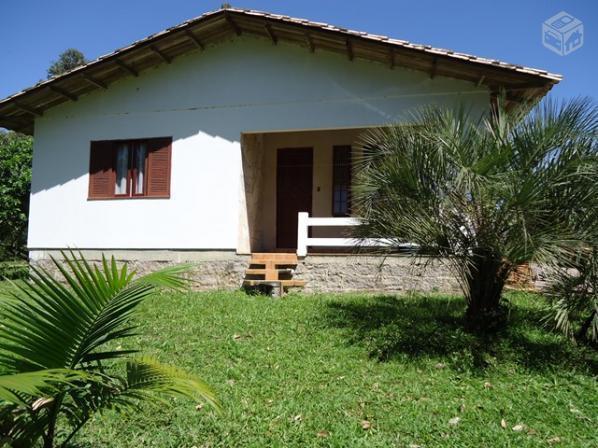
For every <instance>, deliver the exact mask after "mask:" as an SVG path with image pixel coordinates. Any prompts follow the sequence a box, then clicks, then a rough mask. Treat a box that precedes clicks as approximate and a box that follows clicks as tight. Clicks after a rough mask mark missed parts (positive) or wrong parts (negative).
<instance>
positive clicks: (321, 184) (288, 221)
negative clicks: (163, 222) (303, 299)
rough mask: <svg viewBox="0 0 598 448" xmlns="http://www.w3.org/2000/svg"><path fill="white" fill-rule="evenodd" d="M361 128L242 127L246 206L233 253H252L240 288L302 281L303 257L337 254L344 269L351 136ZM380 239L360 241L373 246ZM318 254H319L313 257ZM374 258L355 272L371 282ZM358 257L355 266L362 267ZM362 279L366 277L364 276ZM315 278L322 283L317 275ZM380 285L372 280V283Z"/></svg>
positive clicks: (353, 148)
mask: <svg viewBox="0 0 598 448" xmlns="http://www.w3.org/2000/svg"><path fill="white" fill-rule="evenodd" d="M366 131H367V129H366V128H355V129H332V130H318V131H291V132H270V133H246V134H243V136H242V155H243V157H242V161H243V181H244V182H243V185H244V195H243V199H244V201H245V207H242V209H243V210H245V211H246V213H245V214H244V215H243V216H241V227H240V228H241V232H240V235H239V250H238V252H239V253H243V254H251V258H250V264H249V266H248V268H247V270H246V273H245V274H246V275H245V279H244V285H245V286H246V287H259V288H262V287H264V288H271V289H272V290H273V291H274V293H275V294H281V293H282V292H283V291H284V289H286V288H290V287H303V286H304V285H305V284H306V281H307V279H308V278H309V277H310V273H308V272H305V269H306V267H308V266H309V265H310V263H309V262H308V261H307V258H306V257H308V258H313V259H314V261H315V260H316V258H317V257H320V259H321V258H322V257H328V259H330V257H337V258H339V259H338V260H337V262H335V263H334V264H333V265H329V266H328V267H326V268H323V269H322V271H321V272H320V274H324V275H325V273H326V272H327V270H329V269H334V270H335V272H337V273H336V274H335V276H336V277H339V275H341V276H342V274H341V273H340V272H338V271H337V270H339V269H340V270H342V269H346V270H347V271H349V270H351V269H350V268H348V266H346V267H345V268H343V263H342V262H340V258H343V259H347V261H348V262H349V263H350V261H349V260H348V258H349V257H350V256H352V255H354V250H353V248H354V246H355V245H356V244H357V241H356V240H354V239H353V238H352V237H351V228H352V227H353V226H355V225H358V224H359V218H357V217H355V216H351V211H352V204H351V185H352V181H353V179H354V176H353V172H354V169H353V167H354V161H355V157H356V155H357V154H358V149H357V148H358V140H359V137H360V135H361V134H362V133H364V132H366ZM384 244H386V242H385V241H381V240H361V241H359V245H360V246H363V245H365V246H379V245H384ZM320 261H321V260H320ZM376 263H377V261H376V258H375V257H370V261H368V262H367V263H366V265H367V266H368V267H367V268H364V269H363V272H361V273H360V275H361V276H363V278H364V281H365V282H366V283H367V282H370V286H371V287H374V284H373V280H371V279H370V277H371V272H374V271H375V266H374V265H375V264H376ZM366 265H364V264H362V265H361V266H366ZM368 279H369V280H368ZM316 283H321V282H320V281H317V282H316ZM378 287H379V286H378Z"/></svg>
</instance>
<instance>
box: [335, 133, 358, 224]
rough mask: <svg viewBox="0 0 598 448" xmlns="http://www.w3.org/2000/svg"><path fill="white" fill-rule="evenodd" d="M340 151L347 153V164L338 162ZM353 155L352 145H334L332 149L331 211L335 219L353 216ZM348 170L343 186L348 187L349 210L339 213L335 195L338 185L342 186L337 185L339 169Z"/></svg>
mask: <svg viewBox="0 0 598 448" xmlns="http://www.w3.org/2000/svg"><path fill="white" fill-rule="evenodd" d="M340 151H346V152H347V154H348V155H347V158H346V160H347V162H348V163H346V164H341V163H338V162H337V160H338V158H340V157H339V156H337V154H339V153H340ZM352 153H353V148H352V147H351V145H334V146H333V147H332V210H331V214H332V216H333V217H343V218H346V217H349V216H351V186H352V183H353V157H352ZM340 168H342V169H346V170H347V172H346V173H344V175H343V177H344V178H346V179H345V181H346V182H345V183H343V184H342V185H343V186H346V188H347V201H346V203H347V210H346V212H338V211H337V210H336V207H335V206H336V204H337V201H336V199H335V193H336V187H337V185H341V184H340V183H337V179H338V176H340V174H339V173H338V171H337V170H338V169H340Z"/></svg>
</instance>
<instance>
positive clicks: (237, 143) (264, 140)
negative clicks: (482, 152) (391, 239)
mask: <svg viewBox="0 0 598 448" xmlns="http://www.w3.org/2000/svg"><path fill="white" fill-rule="evenodd" d="M559 80H560V76H559V75H555V74H552V73H548V72H546V71H543V70H537V69H532V68H527V67H523V66H520V65H513V64H508V63H504V62H500V61H496V60H491V59H485V58H480V57H476V56H471V55H467V54H463V53H458V52H453V51H449V50H443V49H438V48H433V47H430V46H425V45H418V44H413V43H409V42H406V41H402V40H396V39H391V38H388V37H384V36H377V35H372V34H368V33H363V32H357V31H352V30H347V29H343V28H338V27H334V26H331V25H328V24H324V23H316V22H311V21H308V20H304V19H296V18H291V17H287V16H281V15H275V14H268V13H262V12H257V11H253V10H240V9H232V8H230V9H223V10H219V11H215V12H211V13H207V14H204V15H202V16H200V17H198V18H195V19H192V20H189V21H187V22H185V23H182V24H181V25H178V26H175V27H173V28H169V29H167V30H164V31H161V32H159V33H157V34H154V35H152V36H149V37H147V38H145V39H143V40H140V41H137V42H134V43H133V44H131V45H130V46H128V47H125V48H122V49H119V50H117V51H114V52H113V53H110V54H107V55H105V56H102V57H100V58H98V59H97V60H95V61H93V62H91V63H89V64H87V65H85V66H82V67H80V68H77V69H74V70H72V71H70V72H68V73H65V74H63V75H61V76H58V77H55V78H52V79H50V80H47V81H43V82H40V83H39V84H37V85H35V86H34V87H31V88H29V89H27V90H24V91H22V92H19V93H17V94H15V95H13V96H11V97H9V98H6V99H4V100H2V101H0V126H1V127H6V128H9V129H14V130H16V131H20V132H25V133H30V134H33V135H34V137H35V147H34V160H33V182H32V193H31V208H30V219H29V238H28V246H29V251H30V258H31V261H32V262H37V263H44V262H45V261H46V260H47V259H48V257H49V255H51V254H53V253H55V252H56V251H57V250H60V249H64V248H77V249H81V250H82V252H83V253H85V254H87V256H88V257H91V258H94V257H96V256H98V254H99V253H101V252H105V253H107V254H110V253H114V254H116V255H117V256H118V258H119V259H123V260H130V261H131V262H132V263H133V264H135V265H137V266H138V267H139V268H140V269H150V268H153V267H154V266H156V265H158V264H162V263H173V262H181V261H193V262H198V263H197V264H198V267H197V272H196V277H197V279H198V281H199V282H200V284H201V285H203V286H205V287H238V286H239V285H240V284H241V282H242V281H243V279H244V278H245V269H246V268H248V266H249V263H250V256H251V254H252V253H253V254H255V255H254V260H253V261H254V262H255V263H257V264H256V266H255V267H254V268H253V269H250V270H249V271H248V272H247V278H248V279H260V278H264V275H265V276H266V277H265V278H267V279H269V280H272V279H279V278H286V279H287V280H288V284H289V285H292V284H300V283H302V282H306V281H307V286H308V287H310V288H312V289H328V290H334V289H340V288H345V289H360V288H375V289H403V288H411V287H421V288H434V287H437V288H444V287H447V285H448V286H451V285H453V284H454V283H451V280H450V275H449V274H448V273H446V272H444V271H443V270H442V268H439V267H437V268H436V269H433V270H432V271H431V273H430V274H428V275H427V276H426V277H425V278H424V279H422V278H420V277H418V275H417V274H418V273H417V272H415V273H414V272H412V271H411V270H410V269H409V268H408V264H407V263H406V261H405V259H404V258H402V257H401V256H399V255H397V256H396V257H395V258H393V257H391V258H390V259H389V260H387V264H386V265H385V267H383V268H380V266H379V264H380V261H379V259H377V258H375V257H369V258H368V257H367V256H365V255H364V256H359V257H357V256H355V255H350V254H347V252H346V250H345V251H344V252H343V251H342V250H340V249H339V250H338V251H337V250H335V247H334V246H335V245H336V244H346V241H343V240H339V239H328V238H330V237H339V236H342V230H341V229H339V227H334V226H333V227H329V225H332V224H334V225H338V224H350V223H351V222H350V220H347V218H343V217H346V216H347V215H348V214H349V212H350V195H349V190H350V183H351V147H352V146H354V145H355V142H356V140H357V139H358V137H359V135H360V133H362V132H363V131H364V130H367V128H370V127H376V126H384V125H387V124H389V123H395V122H402V121H405V120H406V119H407V118H406V117H407V116H408V112H409V111H410V110H412V109H413V108H415V107H417V106H420V105H424V104H441V105H457V104H465V105H467V106H468V107H470V108H471V109H473V110H477V111H481V112H483V111H486V110H488V109H489V107H490V105H491V102H492V99H493V97H494V96H495V95H496V93H497V92H498V91H499V90H504V91H505V92H506V93H507V98H508V99H509V100H510V101H514V102H517V101H521V100H522V99H530V98H532V99H539V98H541V97H542V96H543V95H544V94H545V93H546V92H547V91H548V90H549V89H550V88H551V87H552V86H553V85H554V84H556V83H558V82H559ZM299 212H306V213H308V214H309V216H310V218H308V222H307V224H324V225H326V226H327V227H322V228H320V227H317V228H313V229H312V230H311V231H310V232H311V233H310V234H309V237H308V233H307V228H306V227H305V224H306V223H305V219H303V222H302V223H301V224H302V226H301V228H300V229H299V230H298V213H299ZM311 217H319V218H338V220H337V221H331V220H330V219H328V220H326V219H324V220H319V221H313V220H311ZM310 220H311V221H310ZM298 238H299V242H300V247H299V248H297V241H298ZM305 244H307V245H309V246H310V247H309V254H308V255H307V256H306V257H300V260H299V266H298V269H297V271H296V272H295V273H294V274H295V275H294V280H290V275H291V274H292V273H291V271H288V270H273V269H278V268H283V267H284V266H286V265H289V264H295V263H297V260H296V258H295V256H294V255H292V254H293V253H295V252H296V251H297V250H298V249H299V254H300V255H304V251H305V247H304V245H305ZM341 249H343V248H341ZM344 249H346V248H344ZM258 253H259V254H261V255H258ZM285 253H286V255H285ZM289 253H291V255H289ZM275 254H276V255H275ZM261 266H263V267H261ZM266 268H268V269H267V270H266V271H267V272H266V271H264V269H266ZM397 269H398V270H397ZM279 276H280V277H279ZM285 276H286V277H285ZM293 282H294V283H293Z"/></svg>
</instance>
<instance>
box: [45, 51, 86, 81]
mask: <svg viewBox="0 0 598 448" xmlns="http://www.w3.org/2000/svg"><path fill="white" fill-rule="evenodd" d="M86 63H87V60H86V59H85V56H84V55H83V53H81V52H80V51H79V50H77V49H75V48H69V49H67V50H65V51H63V52H62V53H61V54H60V56H58V60H56V61H53V62H52V65H50V68H48V78H53V77H55V76H59V75H62V74H63V73H66V72H68V71H71V70H72V69H74V68H77V67H79V66H80V65H84V64H86Z"/></svg>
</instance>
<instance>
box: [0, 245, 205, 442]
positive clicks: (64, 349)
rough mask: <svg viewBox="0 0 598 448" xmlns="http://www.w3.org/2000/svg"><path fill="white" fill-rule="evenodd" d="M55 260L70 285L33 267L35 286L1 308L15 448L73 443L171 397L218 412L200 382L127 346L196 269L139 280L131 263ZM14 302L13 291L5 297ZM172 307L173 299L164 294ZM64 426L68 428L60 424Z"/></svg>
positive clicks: (5, 432) (4, 387)
mask: <svg viewBox="0 0 598 448" xmlns="http://www.w3.org/2000/svg"><path fill="white" fill-rule="evenodd" d="M63 255H64V260H63V261H62V262H61V261H58V260H54V259H53V262H54V266H55V268H56V269H58V270H59V272H60V274H61V275H60V276H61V277H62V279H61V280H62V282H61V281H59V280H57V279H55V278H54V277H53V276H52V275H51V274H50V273H49V272H47V271H45V270H43V269H41V268H36V267H35V266H32V267H31V269H32V271H33V274H32V276H31V279H30V281H28V282H26V283H24V284H15V290H14V291H12V292H11V293H10V294H8V295H7V296H6V297H3V300H1V301H0V313H1V315H2V326H0V372H2V374H1V375H0V436H1V438H2V441H3V442H4V443H9V444H10V445H11V446H15V447H21V446H23V447H25V446H27V447H29V446H34V445H35V444H36V443H37V441H38V440H39V439H42V440H43V446H44V448H51V447H53V446H55V444H56V441H57V440H60V443H61V445H65V444H66V443H67V442H68V441H69V440H70V439H71V438H72V437H73V436H74V435H75V434H76V433H77V431H79V429H80V428H81V427H82V426H83V425H84V424H85V423H86V422H87V421H88V420H89V419H90V418H91V416H92V415H93V413H94V412H97V411H101V410H102V409H116V410H119V411H127V410H131V409H136V408H137V406H138V405H139V403H140V402H142V401H159V402H162V400H161V398H160V397H161V396H164V395H166V396H183V397H191V398H201V399H202V400H204V401H205V402H207V403H210V404H212V405H214V406H216V407H217V403H216V401H215V398H214V394H213V393H212V392H211V390H210V389H209V388H208V387H207V386H206V385H205V384H204V383H203V382H202V381H201V380H200V379H199V378H197V377H195V376H193V375H190V374H188V373H186V372H183V371H181V370H179V369H177V368H175V367H171V366H166V365H163V364H160V363H158V362H157V361H155V360H153V359H150V358H147V357H131V355H132V354H133V353H136V352H137V350H131V349H123V348H121V346H120V344H121V343H122V340H123V339H125V338H128V337H130V336H133V335H134V334H135V332H136V329H137V325H136V323H135V322H132V320H131V318H132V316H133V315H134V312H135V310H136V308H137V306H138V305H139V304H141V303H142V302H143V301H144V300H145V299H146V298H148V297H149V296H150V295H152V294H153V293H154V292H156V290H157V289H158V288H170V289H181V288H184V287H185V285H186V281H185V279H184V278H183V277H182V275H183V274H184V273H185V272H186V270H187V269H188V268H187V267H186V266H175V267H169V268H166V269H163V270H160V271H157V272H154V273H151V274H148V275H146V276H143V277H139V278H134V273H129V272H128V269H127V265H126V264H125V265H123V266H122V267H121V268H119V267H118V266H117V264H116V262H115V260H114V258H112V259H111V261H107V260H106V259H103V262H102V265H101V266H99V267H98V266H92V265H90V264H89V263H88V262H87V261H86V260H85V259H84V258H83V257H82V256H80V255H79V256H76V255H75V254H73V253H71V254H70V255H68V254H63ZM3 294H4V295H6V294H7V293H6V292H4V293H3ZM162 299H163V300H166V299H167V297H166V296H163V297H162ZM58 422H61V425H60V427H58V426H57V423H58Z"/></svg>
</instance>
